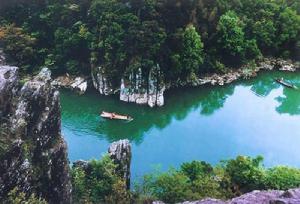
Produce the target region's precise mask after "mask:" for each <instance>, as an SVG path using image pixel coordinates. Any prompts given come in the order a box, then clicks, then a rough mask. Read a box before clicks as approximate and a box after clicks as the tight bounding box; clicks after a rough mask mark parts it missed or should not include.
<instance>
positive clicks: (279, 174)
mask: <svg viewBox="0 0 300 204" xmlns="http://www.w3.org/2000/svg"><path fill="white" fill-rule="evenodd" d="M299 186H300V170H299V169H295V168H290V167H286V166H277V167H273V168H270V169H268V170H267V172H266V178H265V188H266V189H280V190H287V189H290V188H296V187H299Z"/></svg>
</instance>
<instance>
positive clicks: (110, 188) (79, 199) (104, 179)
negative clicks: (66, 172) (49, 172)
mask: <svg viewBox="0 0 300 204" xmlns="http://www.w3.org/2000/svg"><path fill="white" fill-rule="evenodd" d="M72 186H73V199H74V201H75V202H76V203H99V202H103V203H128V202H129V200H130V194H129V192H127V190H126V184H125V181H124V179H122V178H120V177H119V176H118V175H117V174H116V165H115V164H114V163H113V162H112V161H111V159H110V158H109V157H108V156H104V157H103V158H102V159H101V160H99V161H97V160H92V161H90V162H89V163H88V166H87V168H86V169H83V168H82V167H73V168H72Z"/></svg>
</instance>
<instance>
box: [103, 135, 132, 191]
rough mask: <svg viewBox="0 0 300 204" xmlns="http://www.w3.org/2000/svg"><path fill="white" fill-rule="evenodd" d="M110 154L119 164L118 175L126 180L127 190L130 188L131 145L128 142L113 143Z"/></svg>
mask: <svg viewBox="0 0 300 204" xmlns="http://www.w3.org/2000/svg"><path fill="white" fill-rule="evenodd" d="M108 154H109V156H110V158H111V159H112V160H113V161H114V163H115V164H117V165H118V166H117V173H118V174H119V175H120V176H122V177H123V178H124V179H125V180H126V185H127V188H128V189H129V187H130V163H131V145H130V143H129V141H128V140H119V141H117V142H113V143H112V144H111V145H110V147H109V149H108Z"/></svg>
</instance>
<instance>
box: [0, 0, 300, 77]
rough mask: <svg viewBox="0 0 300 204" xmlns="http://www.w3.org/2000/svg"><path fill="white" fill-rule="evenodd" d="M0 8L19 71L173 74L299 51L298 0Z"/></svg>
mask: <svg viewBox="0 0 300 204" xmlns="http://www.w3.org/2000/svg"><path fill="white" fill-rule="evenodd" d="M16 2H17V3H16ZM0 12H1V13H0V45H1V47H2V48H3V49H4V51H5V53H6V54H7V55H8V57H9V59H10V60H11V62H12V63H14V64H15V65H17V66H19V67H21V69H22V71H23V73H32V72H36V71H37V70H38V69H39V68H40V67H41V66H47V67H49V68H50V69H51V70H52V71H53V73H54V74H56V75H59V74H63V73H70V74H89V73H90V72H91V67H93V66H101V67H103V68H104V69H105V70H106V73H107V74H108V75H109V76H110V77H111V79H115V80H118V81H120V78H121V75H124V74H125V73H129V72H131V71H134V70H137V69H138V68H140V69H142V70H143V73H144V74H145V75H148V73H149V71H150V69H151V68H152V67H154V66H159V67H160V69H161V70H162V72H163V76H164V78H165V80H167V81H176V80H178V79H182V80H186V79H188V78H190V79H191V78H193V77H195V76H199V75H201V74H204V73H207V72H224V71H225V70H226V68H227V67H232V68H234V67H239V66H241V65H242V64H245V63H248V62H251V61H254V60H257V59H259V58H261V57H263V56H274V57H283V58H291V59H298V60H299V57H300V56H299V55H300V54H299V53H300V3H299V1H298V0H233V1H232V0H51V1H47V0H42V1H40V0H28V1H7V3H5V1H4V3H3V4H2V7H1V8H0Z"/></svg>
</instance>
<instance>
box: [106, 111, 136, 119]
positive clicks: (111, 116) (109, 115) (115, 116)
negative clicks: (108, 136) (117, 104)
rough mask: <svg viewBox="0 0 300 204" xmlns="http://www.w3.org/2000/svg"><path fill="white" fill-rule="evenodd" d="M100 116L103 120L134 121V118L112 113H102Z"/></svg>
mask: <svg viewBox="0 0 300 204" xmlns="http://www.w3.org/2000/svg"><path fill="white" fill-rule="evenodd" d="M100 116H101V117H102V118H107V119H111V120H127V121H132V120H133V118H132V117H130V116H128V115H120V114H117V113H110V112H105V111H102V113H101V114H100Z"/></svg>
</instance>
